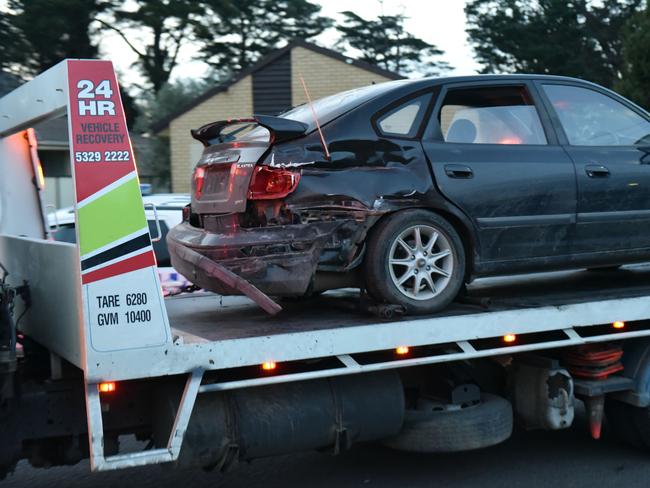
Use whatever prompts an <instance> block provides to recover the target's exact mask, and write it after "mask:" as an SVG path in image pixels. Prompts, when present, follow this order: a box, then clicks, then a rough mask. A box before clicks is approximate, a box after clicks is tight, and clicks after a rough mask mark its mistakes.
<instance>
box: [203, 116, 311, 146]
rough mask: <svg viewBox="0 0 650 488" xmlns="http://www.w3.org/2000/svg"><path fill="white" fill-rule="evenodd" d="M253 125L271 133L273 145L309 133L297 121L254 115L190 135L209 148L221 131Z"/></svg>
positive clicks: (305, 126) (223, 122) (214, 125)
mask: <svg viewBox="0 0 650 488" xmlns="http://www.w3.org/2000/svg"><path fill="white" fill-rule="evenodd" d="M245 123H252V124H257V125H261V126H262V127H264V128H266V129H268V131H269V132H270V133H271V143H273V142H282V141H286V140H289V139H295V138H296V137H300V136H302V135H304V134H305V133H306V132H307V129H308V128H309V126H308V125H307V124H303V123H302V122H298V121H297V120H291V119H284V118H282V117H273V116H271V115H253V117H248V118H242V119H227V120H219V121H217V122H211V123H209V124H206V125H204V126H202V127H199V128H198V129H192V130H191V131H190V133H191V134H192V137H193V138H194V139H196V140H197V141H200V142H201V144H203V145H204V146H206V147H207V146H209V145H210V141H211V140H213V139H215V138H217V137H219V136H220V135H221V131H222V130H223V129H225V128H226V127H228V126H229V125H235V124H245Z"/></svg>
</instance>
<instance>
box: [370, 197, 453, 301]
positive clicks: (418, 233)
mask: <svg viewBox="0 0 650 488" xmlns="http://www.w3.org/2000/svg"><path fill="white" fill-rule="evenodd" d="M364 275H365V284H366V289H367V290H368V293H369V294H370V296H371V297H372V298H374V299H375V300H377V301H379V302H382V303H390V304H395V305H401V306H403V307H404V308H405V309H406V311H407V312H409V313H413V314H425V313H434V312H438V311H440V310H442V309H444V308H445V307H446V306H447V305H449V303H451V301H452V300H454V299H455V298H456V295H458V292H459V291H460V288H461V286H462V285H463V282H464V280H465V250H464V247H463V242H462V240H461V238H460V236H459V235H458V232H456V230H455V229H454V227H453V226H452V225H451V224H450V223H449V222H447V221H446V220H445V219H443V218H442V217H441V216H439V215H436V214H434V213H432V212H429V211H427V210H421V209H414V210H405V211H402V212H398V213H396V214H393V215H391V216H389V217H387V218H386V219H385V220H383V221H381V222H380V223H379V224H378V225H377V226H376V227H375V228H374V229H373V230H372V232H371V234H370V236H369V238H368V242H367V252H366V258H365V261H364Z"/></svg>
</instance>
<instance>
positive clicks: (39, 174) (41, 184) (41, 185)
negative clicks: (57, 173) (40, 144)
mask: <svg viewBox="0 0 650 488" xmlns="http://www.w3.org/2000/svg"><path fill="white" fill-rule="evenodd" d="M36 185H37V186H38V189H39V190H45V175H44V174H43V166H41V163H40V161H39V163H38V165H37V166H36Z"/></svg>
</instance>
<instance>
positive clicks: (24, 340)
mask: <svg viewBox="0 0 650 488" xmlns="http://www.w3.org/2000/svg"><path fill="white" fill-rule="evenodd" d="M64 115H67V116H68V122H69V133H70V134H69V137H70V156H71V161H72V163H71V165H72V173H73V178H74V181H75V194H76V203H75V208H76V222H77V225H76V232H77V243H78V244H68V243H61V242H56V241H54V240H53V239H51V236H50V230H49V227H48V226H47V225H46V222H47V220H46V215H45V214H46V209H45V207H44V205H43V200H42V196H41V195H42V189H43V184H42V181H43V178H42V172H41V170H40V163H39V160H38V155H37V152H36V144H37V142H36V140H35V138H34V134H33V131H32V130H30V129H29V127H31V126H32V125H33V124H35V123H37V122H39V121H42V120H45V119H48V118H52V117H58V116H64ZM142 233H144V234H145V235H144V237H142ZM134 241H135V242H136V244H133V243H134ZM152 256H153V255H152V253H151V236H150V235H149V231H148V227H147V224H146V220H145V218H144V210H143V206H142V199H141V197H140V194H139V191H138V186H137V173H136V167H135V161H134V158H133V151H132V148H131V144H130V141H129V138H128V133H127V131H126V124H125V120H124V116H123V110H122V105H121V102H120V99H119V91H118V90H117V79H116V76H115V73H114V71H113V67H112V64H111V63H110V62H108V61H97V60H66V61H63V62H61V63H60V64H58V65H57V66H55V67H53V68H51V69H50V70H48V71H46V72H45V73H43V74H41V75H39V76H38V77H36V78H35V79H34V80H32V81H30V82H28V83H26V84H24V85H23V86H21V87H19V88H18V89H17V90H15V91H13V92H12V93H10V94H8V95H7V96H5V97H4V98H2V99H0V263H1V264H2V266H3V267H4V271H0V279H1V287H0V339H1V340H2V342H0V426H1V428H0V475H6V474H7V473H10V472H11V470H12V469H13V467H14V466H15V463H16V462H17V461H18V460H20V459H25V458H26V459H28V460H29V461H30V462H31V463H32V464H33V465H35V466H41V467H48V466H53V465H60V464H72V463H76V462H78V461H79V460H81V459H84V458H89V459H90V463H91V469H92V470H94V471H102V470H111V469H121V468H127V467H132V466H140V465H146V464H158V463H176V464H179V465H188V464H189V465H199V466H202V467H204V468H216V469H226V468H228V467H230V466H232V465H234V464H236V463H237V462H238V461H242V460H250V459H255V458H260V457H266V456H272V455H278V454H284V453H289V452H295V451H300V450H307V449H320V450H330V451H331V452H334V453H337V452H340V451H343V450H345V449H347V448H348V447H350V446H351V445H352V444H353V443H356V442H363V441H382V442H385V443H386V444H388V445H389V446H392V447H395V448H398V449H406V450H411V451H422V452H444V451H453V450H463V449H473V448H478V447H486V446H488V445H492V444H495V443H497V442H500V441H502V440H505V439H506V438H507V437H508V436H509V435H510V432H511V431H512V426H513V417H514V418H515V419H516V421H517V422H519V423H520V424H522V425H524V426H525V427H527V428H545V429H561V428H566V427H568V426H570V425H571V422H572V420H573V412H574V402H575V399H576V398H579V399H580V400H582V401H584V402H585V404H586V407H587V413H588V415H589V420H590V426H591V432H592V435H593V436H594V437H596V438H597V437H599V435H600V427H601V424H602V422H603V417H604V413H603V412H604V410H607V414H608V420H609V422H610V424H611V426H612V429H613V430H615V431H616V432H617V433H619V434H620V435H621V437H623V438H624V439H626V440H628V441H631V442H633V443H636V444H638V445H645V446H650V415H648V412H649V411H650V410H648V409H649V407H650V356H649V355H650V340H649V339H648V337H650V266H646V265H639V266H629V267H624V268H622V269H616V270H608V269H603V270H595V271H585V270H576V271H571V272H552V273H546V274H542V275H536V276H534V277H533V276H515V277H508V278H499V279H484V280H478V281H476V282H474V283H473V284H471V285H469V286H468V289H467V291H466V293H465V294H464V296H463V297H462V300H460V301H459V302H457V303H456V304H454V305H453V306H452V307H450V308H449V309H448V310H446V311H445V312H444V313H440V314H437V315H435V316H424V317H422V316H398V317H388V316H383V317H378V316H377V315H372V314H369V313H367V310H365V311H362V310H360V306H359V303H360V301H362V300H360V296H359V292H358V291H354V290H340V291H334V292H329V293H326V294H325V295H323V296H321V297H316V298H312V299H307V300H302V301H289V302H285V303H283V307H284V311H283V312H282V313H281V314H278V315H277V316H274V317H269V316H268V315H267V314H265V313H264V312H263V311H262V310H260V309H259V308H258V307H257V306H256V305H255V304H253V303H252V302H250V301H249V300H248V299H246V298H243V297H219V296H217V295H214V294H210V293H194V294H187V295H180V296H176V297H172V298H168V299H163V297H162V293H161V291H160V284H159V281H158V276H157V274H156V273H155V268H154V267H155V260H154V259H153V257H152ZM384 312H385V310H384ZM384 315H386V314H385V313H384ZM495 399H498V401H496V403H495ZM495 405H496V406H495ZM497 407H498V408H497ZM513 412H514V415H513ZM128 435H134V436H135V437H136V438H137V439H139V440H141V441H143V442H145V443H146V446H145V447H144V448H143V449H142V450H139V451H135V452H132V451H128V450H127V451H126V452H125V451H124V449H121V448H120V443H119V440H120V438H121V437H122V436H128Z"/></svg>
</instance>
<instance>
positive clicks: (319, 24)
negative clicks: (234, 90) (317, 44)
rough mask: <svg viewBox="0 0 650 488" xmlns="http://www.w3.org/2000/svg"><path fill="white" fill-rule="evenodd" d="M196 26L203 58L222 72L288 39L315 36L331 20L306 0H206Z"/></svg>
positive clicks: (245, 63) (253, 59)
mask: <svg viewBox="0 0 650 488" xmlns="http://www.w3.org/2000/svg"><path fill="white" fill-rule="evenodd" d="M204 3H205V14H204V16H203V19H202V21H201V23H200V25H198V26H197V30H196V32H197V38H198V39H200V40H201V41H203V46H202V48H201V54H202V57H203V59H204V60H205V61H206V62H207V63H208V64H209V65H210V66H211V67H212V68H213V69H214V70H215V72H216V73H218V74H221V75H224V74H229V73H232V72H235V71H239V70H241V69H243V68H246V67H247V66H250V65H251V64H252V63H254V62H256V61H257V60H258V59H260V58H261V57H262V56H264V55H265V54H267V53H269V52H270V51H272V50H273V49H276V48H277V47H279V46H280V45H281V44H282V43H286V42H288V41H290V40H291V39H295V38H299V39H309V38H312V37H314V36H317V35H318V34H320V33H321V32H323V31H324V30H325V29H327V28H328V27H329V26H330V25H331V24H332V21H331V19H328V18H326V17H323V16H321V15H319V12H320V9H321V7H320V6H319V5H315V4H313V3H310V2H308V1H307V0H205V2H204Z"/></svg>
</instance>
